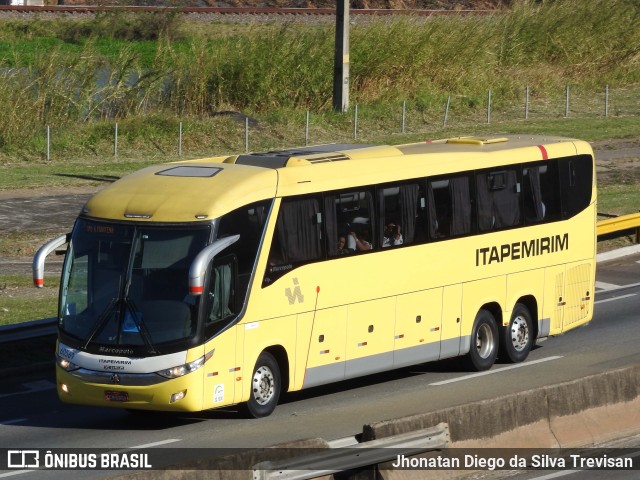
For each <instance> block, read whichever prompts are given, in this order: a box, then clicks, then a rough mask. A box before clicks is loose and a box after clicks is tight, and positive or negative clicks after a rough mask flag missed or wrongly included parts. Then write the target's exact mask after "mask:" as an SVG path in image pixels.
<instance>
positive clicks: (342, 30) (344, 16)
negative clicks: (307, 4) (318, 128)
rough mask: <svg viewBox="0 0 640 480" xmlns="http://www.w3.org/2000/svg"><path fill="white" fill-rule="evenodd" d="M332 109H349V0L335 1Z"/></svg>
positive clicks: (337, 110) (344, 110) (343, 110)
mask: <svg viewBox="0 0 640 480" xmlns="http://www.w3.org/2000/svg"><path fill="white" fill-rule="evenodd" d="M333 109H334V110H335V111H336V112H346V111H347V110H349V1H348V0H337V2H336V42H335V55H334V61H333Z"/></svg>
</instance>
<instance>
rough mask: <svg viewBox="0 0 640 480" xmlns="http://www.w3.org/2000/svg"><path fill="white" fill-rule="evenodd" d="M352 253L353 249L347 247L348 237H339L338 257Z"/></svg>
mask: <svg viewBox="0 0 640 480" xmlns="http://www.w3.org/2000/svg"><path fill="white" fill-rule="evenodd" d="M352 252H353V249H351V248H348V247H347V237H345V236H344V235H340V236H339V237H338V255H347V254H349V253H352Z"/></svg>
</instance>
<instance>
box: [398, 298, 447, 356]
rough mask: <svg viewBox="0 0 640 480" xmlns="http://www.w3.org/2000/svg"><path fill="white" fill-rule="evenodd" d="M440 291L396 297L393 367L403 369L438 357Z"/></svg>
mask: <svg viewBox="0 0 640 480" xmlns="http://www.w3.org/2000/svg"><path fill="white" fill-rule="evenodd" d="M441 333H442V288H434V289H432V290H425V291H422V292H416V293H409V294H407V295H399V296H398V298H397V304H396V327H395V335H394V349H393V366H394V367H404V366H407V365H415V364H417V363H422V362H430V361H432V360H437V359H438V358H439V357H440V335H441Z"/></svg>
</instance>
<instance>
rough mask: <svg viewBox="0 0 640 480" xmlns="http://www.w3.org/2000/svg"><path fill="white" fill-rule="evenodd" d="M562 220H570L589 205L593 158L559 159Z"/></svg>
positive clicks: (588, 156)
mask: <svg viewBox="0 0 640 480" xmlns="http://www.w3.org/2000/svg"><path fill="white" fill-rule="evenodd" d="M559 163H560V188H561V191H562V218H565V219H566V218H571V217H573V216H574V215H576V214H577V213H579V212H581V211H582V210H583V209H585V208H586V207H587V205H589V202H590V201H591V192H592V188H593V157H592V156H591V155H577V156H574V157H567V158H561V159H560V162H559Z"/></svg>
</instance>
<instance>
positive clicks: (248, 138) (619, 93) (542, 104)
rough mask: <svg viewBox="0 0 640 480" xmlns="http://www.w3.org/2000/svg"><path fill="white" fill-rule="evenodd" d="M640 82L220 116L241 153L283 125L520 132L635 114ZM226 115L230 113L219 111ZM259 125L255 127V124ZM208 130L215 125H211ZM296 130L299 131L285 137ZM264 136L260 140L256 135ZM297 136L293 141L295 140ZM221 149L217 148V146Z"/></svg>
mask: <svg viewBox="0 0 640 480" xmlns="http://www.w3.org/2000/svg"><path fill="white" fill-rule="evenodd" d="M639 100H640V86H633V87H618V88H611V87H610V86H609V85H603V86H601V87H597V88H594V89H584V88H582V89H581V88H577V87H572V86H571V85H567V86H566V87H565V88H564V90H563V91H561V92H556V94H554V95H545V96H541V95H539V94H538V92H537V91H536V90H535V88H532V87H529V86H525V87H523V89H522V95H521V98H520V99H519V101H515V102H514V101H509V102H506V101H504V100H503V99H502V98H501V95H500V93H499V92H498V93H496V92H493V91H491V90H488V91H487V92H486V95H485V96H484V98H483V99H480V98H479V96H478V95H475V96H467V95H464V94H458V95H449V96H447V97H446V98H443V99H442V102H441V105H440V106H438V105H437V103H435V102H431V104H430V105H428V106H425V105H421V104H420V103H419V102H416V101H409V100H405V101H402V102H401V103H399V104H398V105H397V110H394V109H393V108H389V106H388V105H385V106H383V107H381V106H380V105H367V104H358V103H355V104H353V105H352V106H351V108H350V109H349V111H348V112H347V113H340V114H333V113H331V114H329V115H339V116H340V117H341V120H340V121H338V122H336V121H331V120H328V119H327V118H328V113H327V112H312V111H309V110H307V111H303V112H299V113H300V115H297V116H296V118H295V119H293V118H290V119H288V120H287V122H286V123H284V124H278V122H277V121H276V122H271V123H270V120H269V119H268V118H267V119H266V120H259V121H258V120H256V119H254V118H251V117H249V116H248V115H245V114H242V113H238V112H231V113H233V115H225V117H227V118H232V119H233V121H234V123H235V128H233V129H232V132H233V134H232V135H235V136H236V137H237V138H236V139H235V140H233V139H232V138H227V142H225V145H224V148H229V145H235V146H237V147H236V149H237V150H241V149H244V150H245V151H246V152H249V151H251V149H252V148H254V147H255V146H258V147H259V148H265V146H267V148H269V145H271V144H274V143H275V142H278V141H280V142H281V141H282V140H281V137H282V135H280V136H277V135H276V137H279V138H280V139H279V140H278V139H274V138H269V135H268V134H266V133H265V132H272V131H277V130H278V129H281V130H282V129H284V130H286V131H287V135H286V136H285V137H286V138H287V139H291V138H294V139H296V140H295V144H296V145H299V144H301V143H304V144H305V145H311V144H318V143H327V142H333V141H336V142H337V141H353V142H358V141H361V140H362V139H363V138H371V137H372V136H376V135H377V136H381V135H382V136H384V135H385V134H387V135H388V134H417V133H439V134H445V135H446V131H447V129H452V128H461V127H464V128H469V129H473V128H474V127H478V126H480V125H496V126H499V125H500V124H501V123H512V122H520V123H521V125H522V126H523V127H522V128H523V130H526V128H527V125H534V124H535V123H536V121H542V120H551V119H563V118H564V119H578V118H582V119H607V118H618V117H634V116H640V101H639ZM222 113H230V112H222ZM258 125H259V126H258ZM212 128H215V125H213V123H212ZM118 129H119V125H118V123H117V122H114V124H113V152H112V154H113V158H114V159H115V160H118V158H119V157H120V156H121V151H120V143H119V142H120V139H119V133H118V131H119V130H118ZM176 130H177V131H176V136H175V138H176V140H175V142H176V143H175V150H173V151H174V152H175V154H176V155H177V156H178V157H182V156H183V155H188V154H189V152H188V150H187V149H186V147H185V142H184V140H185V137H188V136H189V135H190V132H189V131H188V128H186V126H185V122H183V121H179V122H178V124H177V129H176ZM292 131H299V132H300V135H293V136H292V135H291V132H292ZM259 137H264V138H259ZM298 139H299V140H298ZM220 147H222V146H220ZM45 154H46V160H47V161H49V160H51V157H52V155H53V154H54V152H53V149H52V126H47V127H46V152H45Z"/></svg>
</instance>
